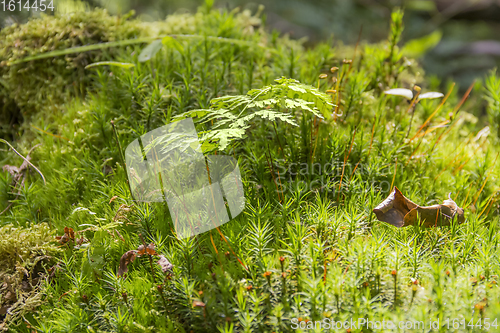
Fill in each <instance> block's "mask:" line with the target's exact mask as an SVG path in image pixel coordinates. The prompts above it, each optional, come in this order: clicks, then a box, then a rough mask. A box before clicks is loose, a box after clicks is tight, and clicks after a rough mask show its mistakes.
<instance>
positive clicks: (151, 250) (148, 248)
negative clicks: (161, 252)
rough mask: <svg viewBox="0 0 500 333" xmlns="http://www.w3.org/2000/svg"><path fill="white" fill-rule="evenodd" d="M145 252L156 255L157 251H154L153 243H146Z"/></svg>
mask: <svg viewBox="0 0 500 333" xmlns="http://www.w3.org/2000/svg"><path fill="white" fill-rule="evenodd" d="M146 253H147V254H149V255H151V256H156V255H158V253H156V251H155V245H154V244H153V243H151V244H149V245H148V247H147V248H146Z"/></svg>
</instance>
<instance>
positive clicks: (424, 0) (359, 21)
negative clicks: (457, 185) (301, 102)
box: [0, 0, 500, 89]
mask: <svg viewBox="0 0 500 333" xmlns="http://www.w3.org/2000/svg"><path fill="white" fill-rule="evenodd" d="M22 1H24V0H22ZM6 2H9V0H6ZM46 2H47V3H48V2H49V1H48V0H46ZM23 3H24V2H23ZM202 3H203V1H199V0H163V1H161V0H85V1H74V0H53V6H54V8H55V10H54V12H50V11H48V12H46V14H49V15H53V14H54V13H57V12H60V13H67V12H72V11H77V10H89V9H90V8H93V7H103V8H106V9H107V10H108V11H109V12H110V13H112V14H117V15H120V14H125V13H128V12H129V11H130V10H134V11H135V13H136V15H137V17H139V18H141V19H142V20H145V21H156V20H164V19H165V17H166V16H167V15H168V14H172V13H179V12H191V13H194V12H196V10H197V7H199V6H200V5H201V4H202ZM261 5H263V6H264V7H263V9H262V8H261V10H262V15H263V16H264V17H265V25H266V28H267V29H270V30H273V29H275V30H277V31H279V32H280V33H283V34H289V35H290V36H291V37H292V38H306V43H308V44H314V43H315V42H317V41H318V40H322V39H327V38H332V37H333V38H332V40H333V43H337V44H338V43H340V44H355V43H356V41H357V39H358V36H359V34H360V32H361V40H362V41H364V42H378V41H381V40H384V39H385V38H386V36H387V33H388V27H389V17H390V13H391V11H392V9H393V8H394V7H395V6H399V7H402V8H404V9H405V20H404V21H405V30H404V34H403V40H402V43H406V42H409V41H412V40H413V42H412V43H411V44H410V46H409V48H410V49H411V54H412V56H413V57H414V58H419V60H420V61H421V63H422V64H423V67H424V69H425V71H426V73H427V74H430V75H433V76H435V77H436V78H438V79H440V81H442V82H446V81H448V80H453V81H456V82H457V83H458V84H459V86H460V87H461V88H462V89H464V87H466V86H468V85H469V84H470V83H471V82H472V81H473V80H474V79H475V78H481V77H483V76H484V75H485V73H486V72H487V71H488V70H489V69H491V68H493V67H495V66H498V64H499V63H500V1H499V0H406V1H405V0H351V1H349V0H317V1H310V0H309V1H308V0H260V1H258V2H249V1H244V0H225V1H221V0H215V7H218V8H227V9H229V10H234V9H235V8H240V10H244V9H249V10H251V11H252V12H257V11H259V8H260V7H261ZM38 15H40V12H33V11H29V12H28V11H25V10H23V11H22V12H19V11H16V12H5V11H3V10H2V9H0V27H5V26H7V25H10V24H13V23H22V22H25V21H26V20H27V19H28V18H29V17H30V16H38Z"/></svg>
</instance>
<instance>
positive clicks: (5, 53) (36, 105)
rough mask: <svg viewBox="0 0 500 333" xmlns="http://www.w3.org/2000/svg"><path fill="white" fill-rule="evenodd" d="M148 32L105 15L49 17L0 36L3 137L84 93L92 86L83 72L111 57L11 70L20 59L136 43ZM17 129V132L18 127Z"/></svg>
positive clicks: (88, 56)
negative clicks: (23, 121) (98, 45)
mask: <svg viewBox="0 0 500 333" xmlns="http://www.w3.org/2000/svg"><path fill="white" fill-rule="evenodd" d="M143 30H144V28H141V27H140V25H139V23H138V22H137V21H134V20H129V19H128V17H127V16H125V17H116V16H110V15H109V14H108V13H107V12H106V11H105V10H96V11H92V12H81V13H73V14H67V15H60V16H56V17H54V16H47V15H44V16H42V17H41V18H38V19H33V20H31V21H29V22H28V23H26V24H23V25H12V26H10V27H7V28H5V29H3V30H1V31H0V75H1V77H0V79H1V81H0V82H1V84H2V85H3V89H2V90H0V117H1V118H2V119H3V120H4V121H2V128H1V129H0V133H1V134H4V133H6V132H9V134H11V135H12V134H14V133H13V132H14V131H15V130H16V128H17V126H18V125H19V122H20V120H21V119H22V118H24V117H26V116H28V117H29V116H30V115H32V114H33V113H35V112H37V111H40V110H42V109H47V110H48V111H49V112H51V111H55V110H56V109H57V108H58V105H60V104H61V103H62V102H64V101H65V100H67V99H68V98H70V97H71V96H74V95H79V94H82V93H83V92H84V89H85V87H86V86H87V85H88V83H89V79H88V76H87V75H85V73H84V72H83V68H84V67H85V66H86V65H87V64H89V63H91V62H94V61H99V60H102V59H104V58H108V57H110V56H111V55H112V54H110V53H109V52H101V51H93V52H86V53H81V54H75V55H69V56H66V57H58V58H51V59H43V60H36V61H31V62H28V63H22V64H18V65H12V66H8V63H9V62H12V61H15V60H19V59H21V58H24V57H27V56H30V55H34V54H38V53H43V52H49V51H53V50H60V49H66V48H70V47H75V46H81V45H87V44H95V43H101V42H109V41H116V40H121V39H128V38H135V37H137V36H140V35H141V32H142V31H143ZM13 126H14V127H13Z"/></svg>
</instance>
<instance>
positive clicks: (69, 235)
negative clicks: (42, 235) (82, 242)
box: [56, 227, 75, 245]
mask: <svg viewBox="0 0 500 333" xmlns="http://www.w3.org/2000/svg"><path fill="white" fill-rule="evenodd" d="M56 239H57V240H58V241H59V244H62V245H64V244H66V243H67V242H68V241H69V240H70V239H71V240H73V241H74V240H75V231H74V230H73V228H68V227H64V235H62V236H56Z"/></svg>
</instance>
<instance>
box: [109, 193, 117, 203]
mask: <svg viewBox="0 0 500 333" xmlns="http://www.w3.org/2000/svg"><path fill="white" fill-rule="evenodd" d="M116 199H118V196H117V195H115V196H113V197H112V198H111V200H109V204H110V205H111V203H112V202H113V201H115V200H116Z"/></svg>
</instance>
